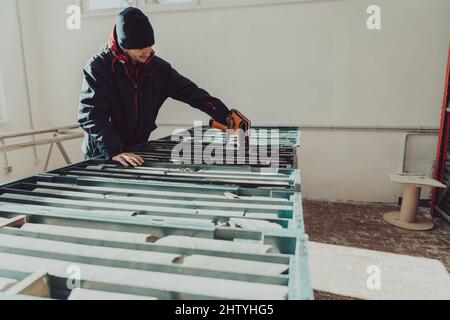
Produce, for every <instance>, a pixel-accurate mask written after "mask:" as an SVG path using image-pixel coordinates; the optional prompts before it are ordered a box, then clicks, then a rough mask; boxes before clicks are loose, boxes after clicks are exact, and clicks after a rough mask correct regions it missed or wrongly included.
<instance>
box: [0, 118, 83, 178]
mask: <svg viewBox="0 0 450 320" xmlns="http://www.w3.org/2000/svg"><path fill="white" fill-rule="evenodd" d="M78 129H79V127H78V125H71V126H63V127H55V128H50V129H43V130H28V131H20V132H12V133H5V134H0V143H1V146H0V153H3V157H4V173H5V174H8V173H10V172H11V167H10V165H9V163H8V156H7V152H12V151H17V150H22V149H27V148H35V147H37V146H43V145H47V144H49V145H50V146H49V149H48V152H47V157H46V160H45V166H44V171H46V170H47V169H48V165H49V162H50V156H51V153H52V150H53V146H54V145H55V144H56V146H57V147H58V150H59V152H60V153H61V154H62V156H63V158H64V160H65V161H66V163H67V164H71V163H72V162H71V161H70V158H69V155H68V154H67V152H66V150H65V149H64V146H63V144H62V142H64V141H68V140H73V139H79V138H82V137H83V133H80V132H75V130H78ZM41 134H51V135H52V138H47V139H39V140H36V139H35V136H36V135H41ZM23 137H31V138H32V141H29V142H21V143H13V144H6V143H5V140H7V139H15V138H23Z"/></svg>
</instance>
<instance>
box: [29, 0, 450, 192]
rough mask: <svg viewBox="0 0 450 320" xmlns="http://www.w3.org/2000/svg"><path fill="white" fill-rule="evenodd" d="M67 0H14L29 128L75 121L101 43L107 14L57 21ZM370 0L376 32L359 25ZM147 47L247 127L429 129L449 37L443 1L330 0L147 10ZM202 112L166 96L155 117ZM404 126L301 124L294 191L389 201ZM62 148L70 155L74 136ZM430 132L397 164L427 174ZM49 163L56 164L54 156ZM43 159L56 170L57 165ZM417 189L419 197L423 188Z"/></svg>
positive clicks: (448, 9) (435, 119) (434, 122)
mask: <svg viewBox="0 0 450 320" xmlns="http://www.w3.org/2000/svg"><path fill="white" fill-rule="evenodd" d="M74 3H76V1H70V0H41V1H33V0H21V4H22V6H23V10H24V11H26V12H27V13H28V14H30V13H32V18H31V19H29V20H27V21H26V22H25V31H26V32H28V35H32V36H33V37H29V38H32V40H30V41H32V42H33V45H32V46H31V47H30V48H29V50H27V58H28V60H27V61H28V62H29V64H30V65H31V68H32V70H34V72H33V73H32V74H31V75H30V82H31V92H32V102H33V117H34V118H35V121H36V125H37V126H38V127H48V126H54V125H61V124H68V123H73V122H75V120H76V113H77V103H78V92H79V88H80V83H81V69H82V67H83V65H84V64H85V62H86V61H87V59H88V58H89V57H90V56H91V55H92V54H93V53H95V52H96V50H97V49H98V48H99V47H100V46H101V44H102V43H103V42H104V41H106V39H107V38H108V36H109V34H110V31H111V29H112V26H113V24H114V17H113V16H102V17H85V18H84V19H83V21H82V29H81V30H79V31H69V30H67V29H66V28H65V20H66V17H67V15H66V13H65V11H66V8H67V6H68V5H70V4H74ZM371 4H378V5H379V6H380V7H381V9H382V23H383V29H382V30H380V31H369V30H368V29H367V28H366V17H367V15H366V8H367V7H368V6H369V5H371ZM149 15H150V18H151V21H152V23H153V25H154V28H155V30H156V41H157V45H156V50H157V54H158V55H160V56H161V57H163V58H165V59H166V60H168V61H170V62H171V63H172V64H173V65H174V66H175V67H176V68H177V69H178V70H179V71H180V72H181V73H183V74H184V75H186V76H188V77H190V78H191V79H193V80H194V81H195V82H197V83H198V84H199V85H200V86H202V87H204V88H205V89H207V90H208V91H210V93H212V94H214V95H216V96H218V97H220V98H221V99H222V100H223V101H224V102H225V103H226V104H227V105H229V106H234V107H238V108H239V109H241V110H243V111H244V112H245V113H246V114H248V116H249V117H250V118H251V119H252V120H253V122H254V123H255V124H256V125H258V124H271V125H358V126H361V125H368V126H427V127H428V126H431V127H437V126H438V124H439V115H440V110H439V109H440V107H441V101H442V94H443V83H444V76H445V74H444V71H445V64H446V56H447V48H448V40H449V34H450V32H449V31H450V1H448V0H433V1H429V0H395V1H393V0H377V1H372V0H371V1H366V0H336V1H311V2H306V3H297V4H283V5H269V6H257V7H237V8H227V9H208V10H196V11H182V12H163V13H153V14H152V13H150V14H149ZM195 119H204V120H206V117H204V116H203V115H202V114H201V113H199V112H198V111H196V110H193V109H191V108H189V107H188V106H186V105H184V104H181V103H178V102H174V101H168V102H167V103H166V106H165V108H163V112H162V113H161V115H160V118H159V123H160V124H186V123H188V124H189V123H192V122H193V120H195ZM403 139H404V134H403V133H376V132H367V133H361V132H353V131H351V132H350V131H349V132H335V131H326V130H325V131H305V132H304V134H303V143H304V147H303V150H302V154H301V159H302V170H303V190H304V194H305V196H308V197H311V198H325V199H331V200H336V199H339V200H361V201H395V199H396V196H397V195H399V194H400V189H399V188H398V187H397V186H394V185H392V184H391V183H390V182H389V181H388V179H387V174H388V173H390V172H396V171H399V170H400V169H401V162H402V148H403V145H402V143H403ZM70 147H71V150H70V154H71V155H72V156H73V157H75V158H76V157H79V156H80V155H79V152H80V151H79V142H76V143H73V144H71V146H70ZM435 149H436V137H433V136H431V137H430V136H423V137H422V136H419V137H416V136H414V137H411V138H410V139H409V143H408V150H407V160H408V162H407V167H406V168H407V170H409V171H418V172H423V173H426V174H430V173H431V171H432V165H433V159H434V154H435ZM58 161H60V160H58ZM58 161H57V162H55V163H54V165H62V163H61V162H58ZM425 196H426V195H425Z"/></svg>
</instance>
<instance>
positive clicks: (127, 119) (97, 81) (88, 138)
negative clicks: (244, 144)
mask: <svg viewBox="0 0 450 320" xmlns="http://www.w3.org/2000/svg"><path fill="white" fill-rule="evenodd" d="M154 44H155V38H154V32H153V28H152V26H151V24H150V21H149V20H148V18H147V16H145V15H144V14H143V13H142V12H141V11H140V10H138V9H136V8H127V9H125V10H123V11H122V12H121V13H119V15H118V16H117V21H116V25H115V27H114V29H113V32H112V34H111V37H110V40H109V42H108V44H107V45H105V46H104V47H103V48H102V49H101V50H100V52H99V53H97V54H96V55H95V56H93V57H92V58H91V59H90V60H89V61H88V63H87V65H86V67H85V68H84V70H83V73H84V80H83V85H82V89H81V94H80V107H79V114H78V123H79V124H80V127H81V128H82V129H83V130H84V131H85V132H86V134H85V140H84V142H83V147H82V149H83V152H84V154H85V156H86V157H87V158H92V157H102V158H104V159H108V160H114V161H117V162H119V163H121V164H122V165H124V166H133V167H136V166H141V165H142V164H143V163H144V159H142V158H141V157H139V156H138V155H136V154H133V153H129V152H126V150H127V149H128V148H130V147H132V146H135V145H138V144H141V143H145V142H146V141H148V139H149V136H150V134H151V132H152V131H154V130H155V129H156V128H157V126H156V124H155V120H156V117H157V115H158V112H159V110H160V108H161V106H162V105H163V103H164V101H165V100H166V99H168V98H173V99H176V100H179V101H182V102H185V103H187V104H189V105H191V106H192V107H194V108H196V109H199V110H201V111H203V112H205V113H207V114H208V115H209V116H211V117H212V118H213V119H214V120H216V121H217V122H218V123H221V124H226V123H227V119H229V116H230V110H229V109H228V108H227V107H226V106H225V105H224V104H223V103H222V102H221V101H220V100H219V99H217V98H214V97H212V96H210V95H209V93H208V92H206V91H205V90H203V89H200V88H199V87H198V86H197V85H195V84H194V83H193V82H192V81H190V80H189V79H187V78H185V77H183V76H182V75H180V74H179V73H178V72H177V71H176V70H175V69H174V68H172V66H171V65H170V64H169V63H168V62H166V61H165V60H163V59H161V58H160V57H158V56H156V55H155V52H154V50H153V48H152V46H153V45H154Z"/></svg>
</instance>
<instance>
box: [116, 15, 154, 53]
mask: <svg viewBox="0 0 450 320" xmlns="http://www.w3.org/2000/svg"><path fill="white" fill-rule="evenodd" d="M116 33H117V40H118V42H119V45H120V47H121V48H124V49H144V48H147V47H151V46H153V45H154V44H155V35H154V32H153V28H152V25H151V24H150V21H149V20H148V18H147V16H146V15H145V14H144V13H143V12H142V11H141V10H139V9H136V8H133V7H130V8H126V9H125V10H123V11H122V12H120V13H119V14H118V16H117V21H116Z"/></svg>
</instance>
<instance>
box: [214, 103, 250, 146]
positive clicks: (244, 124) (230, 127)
mask: <svg viewBox="0 0 450 320" xmlns="http://www.w3.org/2000/svg"><path fill="white" fill-rule="evenodd" d="M209 126H210V127H211V128H214V129H219V130H221V131H223V132H226V133H227V142H226V145H227V146H228V144H229V142H230V131H232V132H233V133H237V135H238V144H239V146H241V142H242V138H243V140H244V144H245V146H248V145H249V140H250V139H249V138H250V137H249V135H250V128H251V122H250V120H249V119H247V117H245V116H244V115H243V114H242V113H240V112H239V111H238V110H236V109H231V112H230V114H229V115H228V117H227V123H226V124H223V123H220V122H218V121H216V120H211V121H210V122H209ZM241 134H243V135H244V137H242V136H241Z"/></svg>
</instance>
